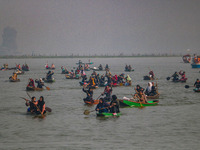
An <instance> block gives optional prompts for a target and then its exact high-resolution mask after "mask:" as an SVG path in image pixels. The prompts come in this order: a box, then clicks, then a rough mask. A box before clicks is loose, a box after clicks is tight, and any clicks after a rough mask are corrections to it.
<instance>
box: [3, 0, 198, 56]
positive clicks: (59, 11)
mask: <svg viewBox="0 0 200 150" xmlns="http://www.w3.org/2000/svg"><path fill="white" fill-rule="evenodd" d="M199 8H200V1H196V0H191V1H188V0H176V1H173V0H169V1H163V0H144V1H140V0H100V1H92V0H60V1H53V0H48V1H45V0H44V1H39V0H18V1H14V0H9V1H4V0H0V33H1V34H0V45H2V43H3V38H2V34H3V30H4V29H5V28H6V27H11V28H13V29H15V30H16V31H17V36H16V44H17V48H18V49H17V50H16V52H17V53H20V54H25V55H31V54H32V53H34V54H37V55H38V54H40V55H55V54H57V55H71V54H74V55H95V54H96V55H105V54H107V55H120V54H121V53H123V54H124V55H132V54H165V53H166V54H185V53H191V54H194V53H197V54H198V52H199V47H200V42H199V39H200V34H199V33H198V31H199V28H200V20H199V14H200V9H199ZM13 53H15V51H13Z"/></svg>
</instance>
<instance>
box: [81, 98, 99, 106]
mask: <svg viewBox="0 0 200 150" xmlns="http://www.w3.org/2000/svg"><path fill="white" fill-rule="evenodd" d="M84 103H85V104H89V105H97V104H99V100H98V99H95V100H94V101H84Z"/></svg>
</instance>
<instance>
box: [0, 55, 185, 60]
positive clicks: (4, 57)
mask: <svg viewBox="0 0 200 150" xmlns="http://www.w3.org/2000/svg"><path fill="white" fill-rule="evenodd" d="M137 57H139V58H140V57H182V56H180V55H140V56H111V55H108V56H26V55H22V56H0V59H8V58H9V59H26V58H32V59H35V58H137Z"/></svg>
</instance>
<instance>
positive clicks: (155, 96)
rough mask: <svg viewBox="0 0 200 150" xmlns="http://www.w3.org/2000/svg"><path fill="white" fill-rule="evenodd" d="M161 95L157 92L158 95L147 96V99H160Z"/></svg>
mask: <svg viewBox="0 0 200 150" xmlns="http://www.w3.org/2000/svg"><path fill="white" fill-rule="evenodd" d="M159 96H160V94H159V93H157V94H156V95H154V96H147V99H158V98H159Z"/></svg>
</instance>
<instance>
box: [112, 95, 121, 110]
mask: <svg viewBox="0 0 200 150" xmlns="http://www.w3.org/2000/svg"><path fill="white" fill-rule="evenodd" d="M110 112H111V113H119V112H120V110H119V103H118V102H117V96H116V95H112V101H111V102H110Z"/></svg>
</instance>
